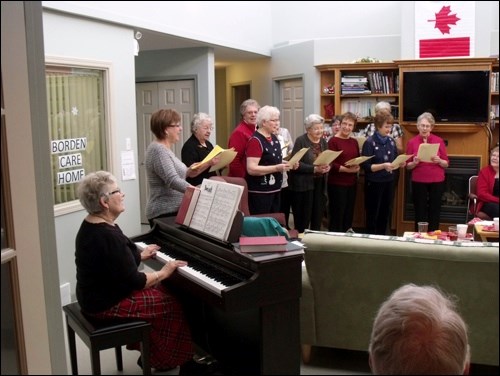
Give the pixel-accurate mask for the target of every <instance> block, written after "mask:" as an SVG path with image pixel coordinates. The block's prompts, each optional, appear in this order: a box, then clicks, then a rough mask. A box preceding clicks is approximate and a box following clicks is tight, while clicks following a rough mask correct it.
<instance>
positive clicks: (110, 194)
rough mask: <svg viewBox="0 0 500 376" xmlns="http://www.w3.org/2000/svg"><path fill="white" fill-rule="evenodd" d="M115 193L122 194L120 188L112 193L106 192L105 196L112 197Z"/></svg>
mask: <svg viewBox="0 0 500 376" xmlns="http://www.w3.org/2000/svg"><path fill="white" fill-rule="evenodd" d="M117 193H122V190H121V189H120V188H118V189H115V190H114V191H112V192H108V193H106V196H113V195H114V194H117Z"/></svg>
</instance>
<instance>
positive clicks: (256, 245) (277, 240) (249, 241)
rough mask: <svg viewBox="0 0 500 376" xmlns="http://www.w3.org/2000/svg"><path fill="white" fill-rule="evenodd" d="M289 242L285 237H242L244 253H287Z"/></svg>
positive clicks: (241, 244) (241, 247) (242, 250)
mask: <svg viewBox="0 0 500 376" xmlns="http://www.w3.org/2000/svg"><path fill="white" fill-rule="evenodd" d="M286 244H287V240H286V238H285V237H284V236H281V235H277V236H241V237H240V251H241V252H242V253H256V252H257V253H259V252H260V253H262V252H285V251H286Z"/></svg>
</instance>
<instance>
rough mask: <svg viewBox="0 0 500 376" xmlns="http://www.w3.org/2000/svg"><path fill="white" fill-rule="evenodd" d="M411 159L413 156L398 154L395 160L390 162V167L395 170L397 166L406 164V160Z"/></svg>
mask: <svg viewBox="0 0 500 376" xmlns="http://www.w3.org/2000/svg"><path fill="white" fill-rule="evenodd" d="M411 157H413V154H409V155H408V154H399V155H398V156H397V157H396V159H395V160H393V161H392V163H391V166H392V168H393V169H394V170H395V169H397V168H399V165H400V164H401V163H403V162H406V161H407V160H408V159H410V158H411Z"/></svg>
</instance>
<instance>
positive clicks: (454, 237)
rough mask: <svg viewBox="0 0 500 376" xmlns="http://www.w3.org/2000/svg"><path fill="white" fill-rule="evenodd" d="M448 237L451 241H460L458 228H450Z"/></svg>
mask: <svg viewBox="0 0 500 376" xmlns="http://www.w3.org/2000/svg"><path fill="white" fill-rule="evenodd" d="M448 237H449V238H450V240H457V239H458V232H457V226H450V227H448Z"/></svg>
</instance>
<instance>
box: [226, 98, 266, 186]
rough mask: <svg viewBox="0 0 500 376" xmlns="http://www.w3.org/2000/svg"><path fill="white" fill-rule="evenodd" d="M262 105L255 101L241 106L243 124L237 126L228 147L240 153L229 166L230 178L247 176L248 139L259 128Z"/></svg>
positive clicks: (252, 100)
mask: <svg viewBox="0 0 500 376" xmlns="http://www.w3.org/2000/svg"><path fill="white" fill-rule="evenodd" d="M259 109H260V105H259V103H257V101H256V100H254V99H247V100H245V101H244V102H243V103H242V104H241V106H240V113H241V118H242V119H241V122H240V123H239V124H238V125H237V126H236V128H235V129H234V131H233V133H231V136H229V142H228V147H229V148H234V150H235V151H236V152H237V153H238V154H237V155H236V158H234V160H233V161H232V162H231V163H230V164H229V173H228V176H237V177H242V178H244V177H245V175H246V171H247V169H246V156H245V149H246V146H247V142H248V139H249V138H250V137H251V136H252V135H253V133H254V132H255V129H256V126H257V112H259Z"/></svg>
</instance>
